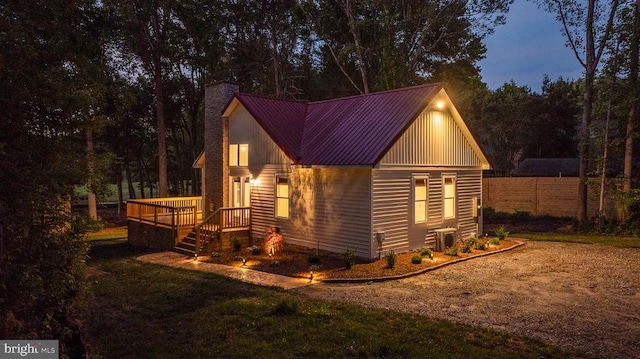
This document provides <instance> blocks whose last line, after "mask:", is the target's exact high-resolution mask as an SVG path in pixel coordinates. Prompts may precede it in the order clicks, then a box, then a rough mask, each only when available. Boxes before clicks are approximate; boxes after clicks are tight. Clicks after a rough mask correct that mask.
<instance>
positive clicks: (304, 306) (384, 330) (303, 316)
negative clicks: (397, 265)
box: [84, 240, 583, 358]
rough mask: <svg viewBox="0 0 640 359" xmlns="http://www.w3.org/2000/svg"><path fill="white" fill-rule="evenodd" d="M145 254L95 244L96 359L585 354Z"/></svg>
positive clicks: (91, 317)
mask: <svg viewBox="0 0 640 359" xmlns="http://www.w3.org/2000/svg"><path fill="white" fill-rule="evenodd" d="M143 253H144V250H142V249H138V248H134V247H131V246H129V245H128V244H127V243H123V242H121V241H117V240H116V241H96V242H92V248H91V251H90V253H89V255H90V259H89V260H88V264H89V266H90V270H89V273H90V277H89V289H90V292H91V298H90V301H89V310H88V317H87V318H86V320H85V321H84V322H85V327H86V328H85V329H86V330H87V332H88V334H89V342H90V351H91V354H92V357H98V358H181V357H184V358H252V357H253V358H571V357H583V356H582V355H580V353H575V352H566V351H562V350H560V349H558V348H556V347H553V346H550V345H548V344H546V343H544V342H542V341H540V340H537V339H532V338H527V337H520V336H515V335H510V334H505V333H502V332H498V331H493V330H489V329H486V328H478V327H473V326H468V325H462V324H456V323H452V322H448V321H442V320H435V319H430V318H428V317H425V316H417V315H409V314H401V313H396V312H392V311H385V310H377V309H366V308H362V307H358V306H352V305H346V304H337V303H333V302H327V301H321V300H312V299H309V298H307V297H305V296H302V295H300V294H296V292H295V291H290V292H286V291H282V290H277V289H273V288H264V287H260V286H255V285H251V284H248V283H243V282H239V281H235V280H232V279H228V278H224V277H220V276H216V275H213V274H207V273H201V272H195V271H187V270H181V269H176V268H168V267H163V266H158V265H152V264H145V263H142V262H138V261H136V260H135V257H136V256H138V255H141V254H143Z"/></svg>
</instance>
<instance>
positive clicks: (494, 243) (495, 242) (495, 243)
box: [489, 237, 500, 246]
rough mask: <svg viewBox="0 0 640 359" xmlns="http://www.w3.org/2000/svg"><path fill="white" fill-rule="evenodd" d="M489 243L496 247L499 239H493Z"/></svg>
mask: <svg viewBox="0 0 640 359" xmlns="http://www.w3.org/2000/svg"><path fill="white" fill-rule="evenodd" d="M489 243H490V244H493V245H496V246H497V245H498V244H500V239H498V238H496V237H493V238H491V239H490V240H489Z"/></svg>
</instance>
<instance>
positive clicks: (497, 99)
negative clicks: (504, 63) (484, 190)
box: [477, 81, 531, 176]
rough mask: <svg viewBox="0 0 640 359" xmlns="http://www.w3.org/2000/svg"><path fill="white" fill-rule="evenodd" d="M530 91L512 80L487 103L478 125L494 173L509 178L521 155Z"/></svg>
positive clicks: (527, 119)
mask: <svg viewBox="0 0 640 359" xmlns="http://www.w3.org/2000/svg"><path fill="white" fill-rule="evenodd" d="M530 96H531V90H530V89H529V87H527V86H518V85H516V84H515V83H514V82H513V81H511V82H510V83H506V84H504V85H502V86H501V87H500V88H498V89H497V90H495V91H494V92H493V93H492V94H491V95H490V96H489V98H488V99H487V103H486V104H484V109H483V112H482V118H481V122H480V123H479V124H478V126H477V128H478V132H479V139H480V142H481V143H483V144H484V150H485V151H486V153H487V156H488V157H489V158H490V162H491V164H492V167H493V169H494V171H495V173H496V174H497V175H499V176H507V175H509V173H510V172H511V170H512V169H513V166H514V164H515V163H516V162H517V160H518V159H519V157H520V155H521V153H522V147H523V141H522V134H523V131H522V129H523V128H528V127H529V126H528V124H529V123H530V121H531V119H530V114H528V111H527V109H528V103H529V100H530Z"/></svg>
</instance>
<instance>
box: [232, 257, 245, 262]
mask: <svg viewBox="0 0 640 359" xmlns="http://www.w3.org/2000/svg"><path fill="white" fill-rule="evenodd" d="M233 260H234V261H237V262H242V261H243V260H244V257H241V256H235V257H234V258H233Z"/></svg>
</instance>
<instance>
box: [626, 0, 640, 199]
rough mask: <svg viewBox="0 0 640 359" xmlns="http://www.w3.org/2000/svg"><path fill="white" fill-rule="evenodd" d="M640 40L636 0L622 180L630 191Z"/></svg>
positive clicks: (639, 92)
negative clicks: (630, 100)
mask: <svg viewBox="0 0 640 359" xmlns="http://www.w3.org/2000/svg"><path fill="white" fill-rule="evenodd" d="M639 42H640V0H636V3H635V8H634V12H633V39H632V41H631V49H630V51H629V52H630V54H629V56H630V58H631V59H630V60H631V61H630V64H629V82H630V84H629V85H630V87H631V91H632V94H631V98H632V103H631V106H630V108H629V113H628V115H627V130H626V137H625V146H624V172H623V173H624V179H623V182H622V190H623V191H624V192H629V191H630V190H631V177H632V173H633V137H634V136H633V135H634V130H635V123H636V121H637V120H638V119H637V117H638V111H639V107H640V106H639V104H640V100H639V99H638V97H640V81H639V80H638V56H639V55H640V54H639V50H638V47H639V45H638V43H639Z"/></svg>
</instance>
